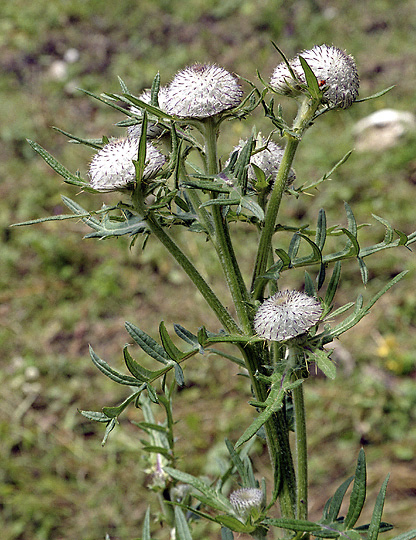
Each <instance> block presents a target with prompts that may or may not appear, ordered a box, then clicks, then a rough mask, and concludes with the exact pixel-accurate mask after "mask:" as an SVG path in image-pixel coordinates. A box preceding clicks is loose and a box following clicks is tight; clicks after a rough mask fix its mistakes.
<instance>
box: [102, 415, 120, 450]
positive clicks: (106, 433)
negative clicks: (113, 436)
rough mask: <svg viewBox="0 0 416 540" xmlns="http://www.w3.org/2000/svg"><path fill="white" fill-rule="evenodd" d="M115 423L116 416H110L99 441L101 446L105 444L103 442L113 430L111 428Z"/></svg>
mask: <svg viewBox="0 0 416 540" xmlns="http://www.w3.org/2000/svg"><path fill="white" fill-rule="evenodd" d="M116 425H117V420H116V418H112V419H111V420H110V421H109V422H108V424H107V427H106V428H105V432H104V437H103V440H102V441H101V446H104V445H105V443H106V442H107V440H108V437H109V435H110V433H111V432H112V431H113V429H114V428H115V427H116Z"/></svg>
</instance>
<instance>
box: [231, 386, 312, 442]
mask: <svg viewBox="0 0 416 540" xmlns="http://www.w3.org/2000/svg"><path fill="white" fill-rule="evenodd" d="M302 383H303V380H302V379H298V380H297V381H294V382H292V383H291V382H288V383H286V379H285V381H283V383H282V384H277V383H276V384H274V385H273V386H272V387H271V389H270V392H269V395H268V397H267V399H266V401H265V402H264V406H265V408H264V409H263V410H262V412H261V413H260V414H259V415H258V416H257V418H255V419H254V421H253V422H252V423H251V424H250V426H249V427H248V428H247V429H246V430H245V432H244V433H243V434H242V435H241V437H240V438H239V439H238V441H237V442H236V444H235V448H238V447H239V446H241V445H242V444H244V443H245V442H247V441H248V440H249V439H251V437H253V436H254V435H256V433H257V432H258V431H259V429H260V428H261V427H262V426H263V425H264V424H265V423H266V422H267V420H268V419H269V418H270V417H271V415H272V414H273V413H274V412H276V411H278V410H279V409H280V408H281V407H282V404H283V398H284V396H285V392H288V391H289V390H292V389H293V388H295V387H296V386H299V385H300V384H302Z"/></svg>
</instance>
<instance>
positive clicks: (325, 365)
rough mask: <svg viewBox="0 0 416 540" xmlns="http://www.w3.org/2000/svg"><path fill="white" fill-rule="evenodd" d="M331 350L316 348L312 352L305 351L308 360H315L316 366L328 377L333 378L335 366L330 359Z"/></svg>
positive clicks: (335, 372)
mask: <svg viewBox="0 0 416 540" xmlns="http://www.w3.org/2000/svg"><path fill="white" fill-rule="evenodd" d="M331 352H332V351H323V350H320V349H317V350H316V351H313V352H312V353H309V354H308V353H307V358H308V362H315V364H316V365H317V367H318V368H319V369H320V370H321V371H322V373H324V375H325V376H326V377H328V378H329V379H335V377H336V374H337V368H336V365H335V364H334V362H333V361H332V360H331V359H330V355H331Z"/></svg>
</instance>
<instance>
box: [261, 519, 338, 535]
mask: <svg viewBox="0 0 416 540" xmlns="http://www.w3.org/2000/svg"><path fill="white" fill-rule="evenodd" d="M265 523H266V524H267V525H272V526H273V527H279V528H280V529H288V530H290V531H298V532H313V531H321V530H322V525H320V524H319V523H314V522H313V521H307V520H303V519H288V518H270V519H267V520H265ZM338 534H339V533H338ZM316 536H319V534H318V533H317V535H316Z"/></svg>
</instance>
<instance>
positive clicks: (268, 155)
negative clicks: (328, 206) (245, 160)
mask: <svg viewBox="0 0 416 540" xmlns="http://www.w3.org/2000/svg"><path fill="white" fill-rule="evenodd" d="M246 143H247V141H240V144H239V145H238V146H236V147H235V148H234V150H233V152H235V151H238V152H240V151H241V149H242V148H243V147H244V145H245V144H246ZM263 146H264V147H265V148H264V150H261V151H260V152H257V153H255V154H253V155H252V156H251V158H250V165H249V167H248V178H249V180H251V181H252V182H255V181H256V178H257V177H256V173H255V172H254V169H253V167H252V166H251V164H252V163H253V164H254V165H257V167H258V168H259V169H261V170H262V171H263V172H264V174H265V176H266V179H267V178H270V179H271V180H272V181H274V179H275V178H276V174H277V171H278V170H279V167H280V163H281V161H282V157H283V154H284V149H283V148H282V147H281V146H279V145H278V144H276V143H275V142H273V141H270V140H269V141H267V139H265V138H264V137H262V136H261V135H260V134H259V135H258V137H257V147H258V148H262V147H263ZM228 162H229V160H228V161H227V163H228ZM295 179H296V174H295V171H294V170H293V169H290V172H289V176H288V179H287V185H290V184H292V183H293V182H294V180H295Z"/></svg>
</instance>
